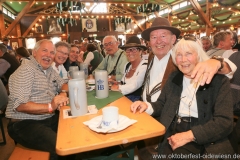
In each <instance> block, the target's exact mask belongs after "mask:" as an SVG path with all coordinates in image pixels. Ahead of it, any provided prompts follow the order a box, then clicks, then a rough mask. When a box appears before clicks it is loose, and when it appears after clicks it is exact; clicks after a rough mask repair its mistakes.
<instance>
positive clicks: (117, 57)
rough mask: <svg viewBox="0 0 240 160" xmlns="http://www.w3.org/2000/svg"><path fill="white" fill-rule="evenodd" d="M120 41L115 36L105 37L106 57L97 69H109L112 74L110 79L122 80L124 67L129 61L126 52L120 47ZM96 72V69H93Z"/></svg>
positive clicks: (109, 73)
mask: <svg viewBox="0 0 240 160" xmlns="http://www.w3.org/2000/svg"><path fill="white" fill-rule="evenodd" d="M118 45H119V43H118V41H117V39H116V37H115V36H106V37H104V39H103V47H104V51H105V53H106V57H105V58H104V59H103V61H102V62H101V63H100V64H99V65H98V67H97V68H96V69H95V70H107V72H108V75H109V76H111V78H110V79H109V81H121V79H122V77H123V74H124V67H125V65H126V64H127V63H128V60H127V56H126V53H125V52H124V51H123V50H121V49H119V48H118ZM93 74H94V71H93Z"/></svg>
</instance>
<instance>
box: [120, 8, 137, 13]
mask: <svg viewBox="0 0 240 160" xmlns="http://www.w3.org/2000/svg"><path fill="white" fill-rule="evenodd" d="M123 8H124V9H125V10H129V11H131V12H133V13H134V14H137V11H136V10H135V9H132V8H130V7H128V6H124V7H123Z"/></svg>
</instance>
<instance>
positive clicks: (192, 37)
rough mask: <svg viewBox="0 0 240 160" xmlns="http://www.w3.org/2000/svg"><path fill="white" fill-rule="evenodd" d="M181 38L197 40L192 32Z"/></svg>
mask: <svg viewBox="0 0 240 160" xmlns="http://www.w3.org/2000/svg"><path fill="white" fill-rule="evenodd" d="M183 39H185V40H190V41H194V42H197V38H196V37H195V36H194V35H192V34H186V35H184V36H183Z"/></svg>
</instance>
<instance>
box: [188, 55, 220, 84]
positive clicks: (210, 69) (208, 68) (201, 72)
mask: <svg viewBox="0 0 240 160" xmlns="http://www.w3.org/2000/svg"><path fill="white" fill-rule="evenodd" d="M220 67H221V63H220V62H219V61H218V60H215V59H209V60H207V61H204V62H199V63H198V64H197V65H196V66H195V68H194V70H193V71H192V74H191V77H192V78H194V81H195V82H198V81H200V85H201V86H203V85H204V84H205V83H206V84H209V83H210V82H211V80H212V78H213V76H214V75H215V74H216V73H217V72H218V69H219V68H220ZM201 76H202V79H200V77H201Z"/></svg>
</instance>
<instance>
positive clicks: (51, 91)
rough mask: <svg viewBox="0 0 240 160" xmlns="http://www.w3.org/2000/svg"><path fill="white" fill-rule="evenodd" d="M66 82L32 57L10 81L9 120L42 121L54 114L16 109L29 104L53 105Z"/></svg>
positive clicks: (7, 115)
mask: <svg viewBox="0 0 240 160" xmlns="http://www.w3.org/2000/svg"><path fill="white" fill-rule="evenodd" d="M63 83H64V80H63V79H62V78H61V77H60V76H59V74H57V73H56V72H55V71H54V70H53V69H52V67H51V66H50V67H49V68H48V69H47V70H43V68H42V66H41V65H40V64H39V63H38V62H37V61H36V60H35V58H34V57H33V56H31V57H30V61H29V63H26V64H22V65H21V66H20V67H19V68H18V69H17V70H16V71H15V72H14V73H13V74H12V75H11V76H10V79H9V91H10V95H9V101H8V106H7V110H6V117H7V118H14V119H34V120H42V119H46V118H49V117H51V116H53V114H49V113H46V114H39V115H37V114H28V113H23V112H18V111H17V110H16V108H17V107H18V106H19V105H21V104H24V103H27V102H30V101H31V102H34V103H40V104H47V103H51V101H52V99H53V97H54V96H55V95H57V94H58V92H59V91H60V89H61V87H62V85H63Z"/></svg>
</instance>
